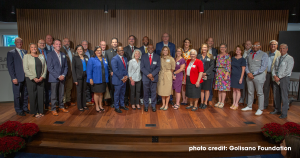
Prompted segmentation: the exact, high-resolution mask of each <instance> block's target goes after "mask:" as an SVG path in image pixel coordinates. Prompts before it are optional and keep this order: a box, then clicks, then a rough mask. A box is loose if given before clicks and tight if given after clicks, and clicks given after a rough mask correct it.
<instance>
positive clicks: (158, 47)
mask: <svg viewBox="0 0 300 158" xmlns="http://www.w3.org/2000/svg"><path fill="white" fill-rule="evenodd" d="M163 47H164V42H163V41H161V42H159V43H156V47H155V48H156V52H155V53H156V54H157V55H159V56H160V53H161V49H162V48H163ZM168 47H169V49H170V53H171V56H172V57H173V58H175V44H174V43H171V42H169V44H168Z"/></svg>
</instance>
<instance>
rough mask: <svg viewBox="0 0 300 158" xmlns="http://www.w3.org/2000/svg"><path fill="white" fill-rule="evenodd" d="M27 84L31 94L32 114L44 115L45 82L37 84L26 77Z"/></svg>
mask: <svg viewBox="0 0 300 158" xmlns="http://www.w3.org/2000/svg"><path fill="white" fill-rule="evenodd" d="M26 84H27V89H28V94H29V102H30V113H31V114H37V113H41V114H43V113H44V81H42V82H39V83H36V82H34V80H30V79H29V78H28V77H26Z"/></svg>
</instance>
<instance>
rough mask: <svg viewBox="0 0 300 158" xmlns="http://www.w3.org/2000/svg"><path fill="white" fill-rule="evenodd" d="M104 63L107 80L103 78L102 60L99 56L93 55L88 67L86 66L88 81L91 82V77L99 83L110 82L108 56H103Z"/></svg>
mask: <svg viewBox="0 0 300 158" xmlns="http://www.w3.org/2000/svg"><path fill="white" fill-rule="evenodd" d="M102 60H103V64H104V69H105V81H103V80H102V65H101V61H100V60H99V59H98V57H91V58H90V60H89V62H88V64H87V67H86V75H87V78H86V82H87V83H90V79H93V82H94V83H96V84H98V83H104V82H106V83H108V82H109V80H108V75H109V73H108V63H107V60H106V58H102Z"/></svg>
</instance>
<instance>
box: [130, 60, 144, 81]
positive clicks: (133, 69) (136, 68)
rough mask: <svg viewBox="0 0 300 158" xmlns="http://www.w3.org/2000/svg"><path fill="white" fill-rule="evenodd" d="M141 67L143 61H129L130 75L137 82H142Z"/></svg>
mask: <svg viewBox="0 0 300 158" xmlns="http://www.w3.org/2000/svg"><path fill="white" fill-rule="evenodd" d="M140 65H141V61H140V60H139V62H137V61H136V59H131V60H130V61H129V67H128V75H129V77H131V78H132V80H133V81H135V82H138V81H140V80H141V79H142V74H141V68H140Z"/></svg>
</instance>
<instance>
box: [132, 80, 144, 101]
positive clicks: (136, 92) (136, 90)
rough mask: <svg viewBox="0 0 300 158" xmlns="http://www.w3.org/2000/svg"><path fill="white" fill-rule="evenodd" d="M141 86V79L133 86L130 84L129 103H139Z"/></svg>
mask: <svg viewBox="0 0 300 158" xmlns="http://www.w3.org/2000/svg"><path fill="white" fill-rule="evenodd" d="M141 87H142V81H138V82H135V83H134V86H132V85H131V84H130V103H131V104H132V105H137V104H140V92H141Z"/></svg>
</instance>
